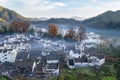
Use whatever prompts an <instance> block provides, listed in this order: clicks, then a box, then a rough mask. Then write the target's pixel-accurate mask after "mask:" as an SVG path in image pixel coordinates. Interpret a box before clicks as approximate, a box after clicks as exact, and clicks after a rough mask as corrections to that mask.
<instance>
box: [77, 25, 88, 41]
mask: <svg viewBox="0 0 120 80" xmlns="http://www.w3.org/2000/svg"><path fill="white" fill-rule="evenodd" d="M85 33H86V29H85V28H84V27H83V26H80V27H79V29H78V33H77V36H76V39H77V40H78V41H79V42H81V41H82V39H84V37H85Z"/></svg>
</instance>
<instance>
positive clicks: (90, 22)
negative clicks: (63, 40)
mask: <svg viewBox="0 0 120 80" xmlns="http://www.w3.org/2000/svg"><path fill="white" fill-rule="evenodd" d="M83 24H84V25H86V26H89V27H94V28H101V29H120V10H118V11H115V12H114V11H107V12H105V13H103V14H100V15H98V16H96V17H92V18H89V19H86V20H84V21H83Z"/></svg>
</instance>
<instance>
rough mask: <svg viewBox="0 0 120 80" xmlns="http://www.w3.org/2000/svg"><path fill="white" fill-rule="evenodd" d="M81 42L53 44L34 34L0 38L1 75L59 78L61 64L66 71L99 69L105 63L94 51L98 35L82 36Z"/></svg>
mask: <svg viewBox="0 0 120 80" xmlns="http://www.w3.org/2000/svg"><path fill="white" fill-rule="evenodd" d="M85 35H86V37H85V39H84V40H82V41H81V42H66V41H65V40H56V41H52V40H49V39H46V38H41V35H39V34H38V33H35V34H32V35H31V34H29V35H25V34H13V35H10V36H8V35H7V36H3V37H2V38H1V39H0V41H1V42H0V76H3V75H4V76H8V77H9V78H12V79H18V78H21V77H23V78H28V80H29V79H30V78H33V79H34V78H35V80H37V79H38V80H40V79H41V80H43V79H49V78H51V77H58V76H59V75H60V69H61V68H60V66H61V65H62V64H60V63H61V62H64V64H66V65H67V67H68V68H69V69H74V68H81V67H95V68H99V67H100V66H101V65H103V64H104V63H105V55H104V54H102V53H99V52H98V51H97V50H96V49H95V48H96V47H98V46H99V45H103V44H104V41H103V40H101V38H100V35H98V34H95V33H93V32H88V33H86V34H85Z"/></svg>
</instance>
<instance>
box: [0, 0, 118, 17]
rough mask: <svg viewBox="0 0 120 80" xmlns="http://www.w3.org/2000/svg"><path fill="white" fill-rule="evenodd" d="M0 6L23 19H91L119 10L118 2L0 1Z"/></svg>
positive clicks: (76, 0)
mask: <svg viewBox="0 0 120 80" xmlns="http://www.w3.org/2000/svg"><path fill="white" fill-rule="evenodd" d="M0 5H1V6H3V7H6V8H9V9H12V10H15V11H16V12H18V13H19V14H21V15H22V16H25V17H37V18H39V17H47V18H51V17H57V18H59V17H65V18H69V17H73V16H78V17H85V18H88V17H93V16H96V15H98V14H101V13H103V12H105V11H107V10H113V11H116V10H120V0H0Z"/></svg>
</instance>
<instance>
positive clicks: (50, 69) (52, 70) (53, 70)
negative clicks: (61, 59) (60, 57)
mask: <svg viewBox="0 0 120 80" xmlns="http://www.w3.org/2000/svg"><path fill="white" fill-rule="evenodd" d="M43 70H44V71H45V72H46V73H48V74H53V75H54V76H59V65H58V64H57V63H50V64H47V65H46V66H45V68H44V69H43Z"/></svg>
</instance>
